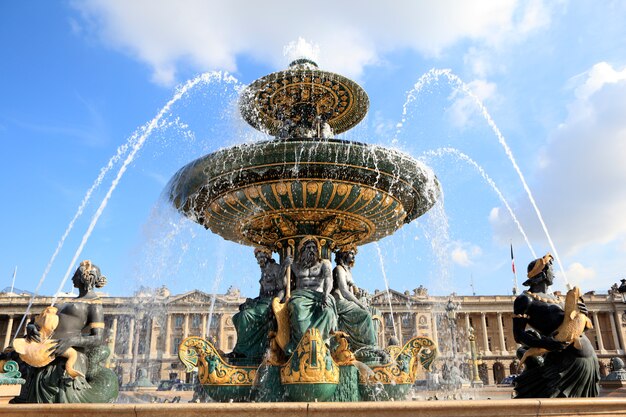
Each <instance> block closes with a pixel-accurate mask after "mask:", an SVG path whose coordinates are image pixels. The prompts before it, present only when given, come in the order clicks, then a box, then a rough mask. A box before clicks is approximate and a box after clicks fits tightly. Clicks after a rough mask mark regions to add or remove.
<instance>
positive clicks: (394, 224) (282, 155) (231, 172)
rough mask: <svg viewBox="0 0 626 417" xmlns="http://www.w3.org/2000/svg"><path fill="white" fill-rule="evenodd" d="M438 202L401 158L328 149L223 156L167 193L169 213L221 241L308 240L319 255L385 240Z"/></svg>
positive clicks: (325, 143) (281, 145)
mask: <svg viewBox="0 0 626 417" xmlns="http://www.w3.org/2000/svg"><path fill="white" fill-rule="evenodd" d="M439 192H440V188H439V182H438V181H437V179H436V178H435V176H434V174H433V173H432V171H431V170H430V169H429V168H428V167H426V166H425V165H424V164H422V163H421V162H419V161H417V160H415V159H414V158H412V157H410V156H409V155H407V154H404V153H402V152H399V151H396V150H392V149H387V148H383V147H380V146H373V145H367V144H363V143H358V142H349V141H342V140H336V139H331V140H319V139H317V140H312V139H290V140H273V141H264V142H257V143H252V144H243V145H238V146H233V147H231V148H227V149H223V150H220V151H217V152H214V153H212V154H209V155H206V156H204V157H201V158H199V159H197V160H195V161H193V162H191V163H190V164H188V165H186V166H184V167H183V168H182V169H181V170H179V171H178V172H177V173H176V174H175V176H174V177H173V178H172V180H171V181H170V185H169V197H170V200H171V201H172V202H173V204H174V206H175V207H176V208H177V209H178V210H179V211H181V212H182V213H183V214H184V215H186V216H187V217H188V218H190V219H192V220H193V221H195V222H197V223H199V224H201V225H203V226H204V227H206V228H207V229H210V230H211V231H212V232H214V233H216V234H218V235H220V236H222V237H223V238H225V239H227V240H231V241H234V242H237V243H241V244H246V245H251V246H265V247H274V246H275V245H276V244H277V242H281V241H282V240H284V239H289V238H294V237H298V236H304V235H316V236H319V237H321V238H323V239H326V240H327V243H326V245H327V247H328V248H329V249H332V248H333V247H335V246H342V245H346V244H356V245H362V244H365V243H369V242H374V241H377V240H379V239H381V238H383V237H385V236H388V235H390V234H392V233H394V232H395V231H396V230H397V229H399V228H400V227H401V226H402V225H404V224H405V223H408V222H410V221H412V220H414V219H416V218H417V217H419V216H421V215H422V214H424V213H425V212H426V211H428V210H429V209H430V208H431V207H432V206H433V205H434V203H435V202H436V200H437V197H438V195H439Z"/></svg>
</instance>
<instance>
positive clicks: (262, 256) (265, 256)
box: [254, 248, 272, 268]
mask: <svg viewBox="0 0 626 417" xmlns="http://www.w3.org/2000/svg"><path fill="white" fill-rule="evenodd" d="M254 257H255V258H256V261H257V263H258V264H259V266H260V267H261V268H263V267H265V265H267V264H268V262H270V260H271V259H272V252H271V251H270V250H269V249H266V248H256V249H255V250H254Z"/></svg>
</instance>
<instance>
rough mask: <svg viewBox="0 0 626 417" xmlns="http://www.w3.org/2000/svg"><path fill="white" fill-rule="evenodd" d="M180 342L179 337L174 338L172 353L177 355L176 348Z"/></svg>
mask: <svg viewBox="0 0 626 417" xmlns="http://www.w3.org/2000/svg"><path fill="white" fill-rule="evenodd" d="M180 342H182V340H181V338H180V337H175V338H174V346H172V353H174V354H178V346H179V345H180Z"/></svg>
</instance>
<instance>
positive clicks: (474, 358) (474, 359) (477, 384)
mask: <svg viewBox="0 0 626 417" xmlns="http://www.w3.org/2000/svg"><path fill="white" fill-rule="evenodd" d="M467 338H468V340H469V342H470V353H471V358H470V361H471V363H472V387H473V388H481V387H482V386H483V381H482V379H480V376H479V374H478V363H479V362H482V361H481V360H480V359H479V358H478V355H477V353H476V336H475V335H474V328H473V327H470V328H469V336H468V337H467Z"/></svg>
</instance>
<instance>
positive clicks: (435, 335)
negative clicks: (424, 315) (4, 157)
mask: <svg viewBox="0 0 626 417" xmlns="http://www.w3.org/2000/svg"><path fill="white" fill-rule="evenodd" d="M432 329H433V342H435V343H436V344H437V346H439V332H437V313H435V312H434V311H433V312H432Z"/></svg>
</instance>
